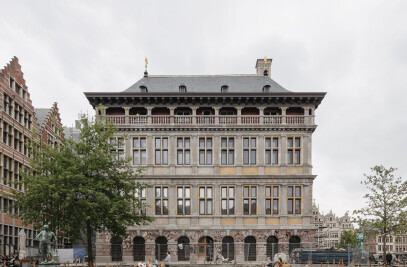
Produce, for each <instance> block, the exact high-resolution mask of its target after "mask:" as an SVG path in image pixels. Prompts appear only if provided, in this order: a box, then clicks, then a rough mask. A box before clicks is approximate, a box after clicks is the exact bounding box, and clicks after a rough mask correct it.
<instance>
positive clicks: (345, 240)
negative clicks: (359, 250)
mask: <svg viewBox="0 0 407 267" xmlns="http://www.w3.org/2000/svg"><path fill="white" fill-rule="evenodd" d="M357 244H358V240H357V238H356V234H355V233H354V232H353V231H352V230H347V231H344V232H343V233H342V235H341V240H340V242H339V247H340V248H345V249H347V248H348V247H349V246H351V247H356V246H357Z"/></svg>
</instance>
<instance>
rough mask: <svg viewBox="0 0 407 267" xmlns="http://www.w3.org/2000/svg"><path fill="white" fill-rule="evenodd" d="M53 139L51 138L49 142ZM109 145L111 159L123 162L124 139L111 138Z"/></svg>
mask: <svg viewBox="0 0 407 267" xmlns="http://www.w3.org/2000/svg"><path fill="white" fill-rule="evenodd" d="M53 139H54V137H52V136H51V141H52V140H53ZM110 144H111V145H113V149H112V158H115V159H117V160H124V158H125V154H124V138H123V137H113V138H110Z"/></svg>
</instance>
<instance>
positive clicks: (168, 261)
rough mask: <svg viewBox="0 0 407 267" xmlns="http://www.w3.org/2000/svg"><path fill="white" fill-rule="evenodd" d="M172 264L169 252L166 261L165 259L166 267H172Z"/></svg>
mask: <svg viewBox="0 0 407 267" xmlns="http://www.w3.org/2000/svg"><path fill="white" fill-rule="evenodd" d="M170 263H171V255H170V252H169V251H167V257H165V259H164V264H165V267H170Z"/></svg>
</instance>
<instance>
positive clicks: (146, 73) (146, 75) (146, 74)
mask: <svg viewBox="0 0 407 267" xmlns="http://www.w3.org/2000/svg"><path fill="white" fill-rule="evenodd" d="M144 62H145V63H146V64H145V68H146V69H145V70H144V77H148V71H147V65H148V59H147V57H144Z"/></svg>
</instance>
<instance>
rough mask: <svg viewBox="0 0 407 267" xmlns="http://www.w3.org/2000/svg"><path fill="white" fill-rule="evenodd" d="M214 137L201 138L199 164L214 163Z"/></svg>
mask: <svg viewBox="0 0 407 267" xmlns="http://www.w3.org/2000/svg"><path fill="white" fill-rule="evenodd" d="M212 146H213V145H212V137H200V138H199V164H200V165H212Z"/></svg>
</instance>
